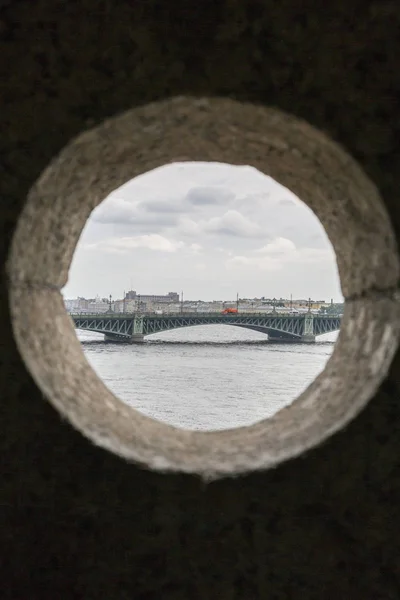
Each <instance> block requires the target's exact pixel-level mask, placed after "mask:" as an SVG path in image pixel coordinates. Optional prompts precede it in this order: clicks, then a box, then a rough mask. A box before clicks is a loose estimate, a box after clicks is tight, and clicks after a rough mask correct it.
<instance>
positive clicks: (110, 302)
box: [109, 294, 112, 312]
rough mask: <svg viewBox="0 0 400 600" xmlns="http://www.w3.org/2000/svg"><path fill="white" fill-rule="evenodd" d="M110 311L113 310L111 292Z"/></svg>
mask: <svg viewBox="0 0 400 600" xmlns="http://www.w3.org/2000/svg"><path fill="white" fill-rule="evenodd" d="M109 311H110V312H112V296H111V294H110V303H109Z"/></svg>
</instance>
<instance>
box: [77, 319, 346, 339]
mask: <svg viewBox="0 0 400 600" xmlns="http://www.w3.org/2000/svg"><path fill="white" fill-rule="evenodd" d="M70 316H71V318H72V320H73V322H74V324H75V327H76V329H83V330H85V331H94V332H96V333H103V334H104V339H105V341H108V342H125V343H131V344H132V343H140V342H143V341H144V338H145V336H147V335H151V334H152V333H161V332H162V331H169V330H171V329H178V328H181V327H193V326H197V325H231V326H234V327H242V328H245V329H252V330H253V331H260V332H261V333H265V334H267V335H268V338H269V340H270V341H271V342H315V339H316V337H317V336H319V335H323V334H324V333H331V332H333V331H338V330H339V329H340V323H341V317H340V316H335V317H326V316H320V315H314V314H313V313H311V312H308V313H305V314H302V315H296V316H293V315H287V314H279V313H275V314H274V313H268V314H264V313H246V312H242V313H237V314H221V313H192V314H187V313H182V314H168V315H166V314H164V315H159V314H154V313H146V314H138V313H136V314H134V313H129V314H128V313H101V314H77V313H72V314H71V315H70Z"/></svg>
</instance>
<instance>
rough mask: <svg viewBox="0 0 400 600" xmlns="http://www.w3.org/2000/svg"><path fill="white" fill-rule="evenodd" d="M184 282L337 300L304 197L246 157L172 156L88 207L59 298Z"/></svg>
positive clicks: (220, 290) (322, 236) (333, 271)
mask: <svg viewBox="0 0 400 600" xmlns="http://www.w3.org/2000/svg"><path fill="white" fill-rule="evenodd" d="M130 289H133V290H136V291H137V292H138V293H140V292H142V293H144V294H166V293H168V292H169V291H171V290H173V291H177V292H178V293H179V294H180V293H181V291H182V290H183V291H184V295H185V298H188V299H193V300H196V299H202V300H206V301H211V300H213V299H221V300H225V299H226V300H229V299H232V298H236V294H237V293H239V294H240V295H241V296H242V297H245V296H246V297H249V298H252V297H258V298H261V297H270V294H269V291H271V290H273V294H274V297H277V298H280V297H282V298H289V297H290V295H291V294H292V295H293V297H297V298H308V297H310V296H311V297H313V298H317V297H318V299H325V300H327V301H330V299H331V298H333V299H334V301H336V302H341V301H342V299H343V296H342V294H341V289H340V283H339V277H338V273H337V267H336V260H335V255H334V251H333V248H332V246H331V244H330V242H329V240H328V238H327V236H326V233H325V231H324V229H323V227H322V225H321V223H320V222H319V220H318V219H317V217H316V216H315V215H314V214H313V213H312V211H311V210H310V209H308V207H306V205H305V204H303V203H302V202H301V201H300V200H299V199H298V198H297V197H296V196H294V195H293V194H292V193H291V192H290V191H289V190H287V189H286V188H284V187H282V186H281V185H279V184H278V183H276V182H275V181H274V180H272V179H271V178H269V177H267V176H265V175H263V174H262V173H260V172H259V171H257V170H256V169H254V168H252V167H249V166H237V167H235V166H231V165H222V164H218V163H175V164H172V165H167V166H164V167H160V168H159V169H156V170H154V171H151V172H149V173H145V174H144V175H142V176H140V177H137V178H135V179H134V180H131V181H130V182H128V183H127V184H125V185H124V186H122V187H121V188H119V189H118V190H116V191H114V192H113V193H112V194H111V195H110V196H108V198H107V199H106V200H105V201H104V202H103V203H102V204H101V205H100V206H99V207H97V209H95V210H94V211H93V213H92V215H91V217H90V219H89V221H88V223H87V224H86V227H85V229H84V231H83V234H82V236H81V239H80V241H79V244H78V247H77V250H76V252H75V255H74V259H73V262H72V266H71V270H70V276H69V282H68V284H67V285H66V286H65V288H64V290H63V293H64V296H65V297H66V298H75V297H78V296H83V297H86V298H88V297H89V298H94V297H96V296H97V295H98V296H100V297H109V295H110V294H111V295H112V296H113V298H122V297H123V293H124V292H127V291H129V290H130Z"/></svg>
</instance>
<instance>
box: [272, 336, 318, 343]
mask: <svg viewBox="0 0 400 600" xmlns="http://www.w3.org/2000/svg"><path fill="white" fill-rule="evenodd" d="M268 340H269V341H270V342H272V343H274V344H276V343H280V344H303V343H305V344H314V343H315V341H316V337H315V335H303V336H301V337H297V338H295V337H293V338H291V337H288V336H273V335H269V334H268Z"/></svg>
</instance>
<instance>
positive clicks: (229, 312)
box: [222, 308, 239, 315]
mask: <svg viewBox="0 0 400 600" xmlns="http://www.w3.org/2000/svg"><path fill="white" fill-rule="evenodd" d="M238 312H239V311H238V309H237V308H225V310H223V311H222V314H223V315H236V314H237V313H238Z"/></svg>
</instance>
